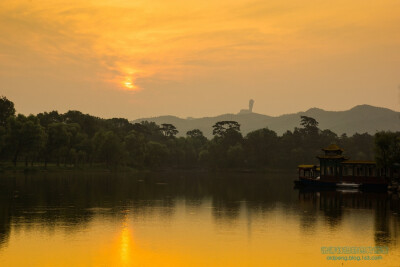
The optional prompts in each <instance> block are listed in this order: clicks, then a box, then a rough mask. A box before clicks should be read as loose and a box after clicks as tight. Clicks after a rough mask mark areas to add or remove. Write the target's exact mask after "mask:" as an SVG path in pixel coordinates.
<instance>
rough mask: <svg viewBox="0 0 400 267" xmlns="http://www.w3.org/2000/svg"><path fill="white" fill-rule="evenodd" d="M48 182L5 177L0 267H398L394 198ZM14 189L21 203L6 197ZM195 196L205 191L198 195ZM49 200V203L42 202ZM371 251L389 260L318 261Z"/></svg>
mask: <svg viewBox="0 0 400 267" xmlns="http://www.w3.org/2000/svg"><path fill="white" fill-rule="evenodd" d="M54 179H55V178H54V177H51V178H49V179H44V180H38V179H37V178H35V180H32V183H30V182H29V180H26V179H25V178H24V179H20V180H17V182H18V183H15V180H14V179H10V183H9V184H8V186H9V187H10V188H11V189H7V190H3V191H0V193H1V192H3V193H7V192H11V193H10V197H9V198H4V197H3V198H2V197H1V196H2V195H0V266H1V267H3V266H6V267H24V266H29V267H30V266H32V267H36V266H37V267H50V266H51V267H54V266H56V267H58V266H60V267H64V266H65V267H67V266H68V267H70V266H74V267H75V266H76V267H81V266H82V267H83V266H85V267H86V266H91V267H106V266H107V267H108V266H122V267H128V266H134V267H136V266H141V267H142V266H143V267H147V266H157V267H158V266H160V267H162V266H399V262H400V244H399V240H400V217H399V214H398V213H399V210H400V202H399V196H397V198H393V196H389V195H388V194H386V193H384V194H364V193H351V194H347V193H346V194H345V193H340V192H335V191H333V192H317V193H316V192H299V191H288V189H287V188H289V187H290V186H292V182H291V181H290V180H289V181H288V184H283V185H282V188H280V187H279V184H277V183H275V181H279V180H274V183H269V182H268V180H267V182H268V183H267V184H264V185H263V186H259V185H257V184H256V183H252V184H250V183H247V180H245V181H242V180H240V181H239V182H238V183H235V182H234V181H233V180H232V177H229V183H228V182H227V183H222V182H221V180H215V179H213V180H212V181H217V182H215V183H216V184H214V185H212V184H211V185H210V184H207V185H205V184H206V183H205V182H204V181H203V180H195V179H194V178H193V177H190V180H189V179H188V180H185V184H186V187H181V185H182V184H181V183H180V181H181V180H178V181H179V183H178V182H176V183H175V184H173V183H172V182H173V180H169V181H170V182H169V183H171V185H170V186H169V187H168V185H166V184H165V183H156V182H157V181H154V183H149V182H147V183H144V182H143V181H141V182H137V183H136V182H134V181H132V179H131V178H130V177H129V178H127V179H126V180H124V179H122V178H120V179H117V178H113V180H112V181H113V183H109V182H108V181H109V180H108V179H104V180H101V179H100V178H98V177H96V183H89V184H90V185H91V186H90V187H85V186H83V184H84V182H86V181H90V180H84V179H83V178H82V177H77V178H76V179H70V178H68V180H66V181H69V182H70V185H71V184H72V185H74V186H71V187H65V183H61V182H58V181H57V180H54ZM203 179H204V178H203ZM252 179H255V178H254V177H252ZM124 181H125V182H124ZM205 181H208V180H205ZM261 181H264V180H261ZM283 181H284V180H283ZM189 182H191V183H192V185H193V187H190V185H191V184H190V183H189ZM200 182H201V183H200ZM25 183H26V184H25ZM15 184H20V186H19V187H18V188H16V189H18V191H19V192H20V195H21V196H23V195H26V196H28V197H27V198H25V199H21V200H18V199H15V198H14V194H13V192H15V191H16V189H15V188H14V186H15ZM199 184H200V185H199ZM49 185H51V186H52V187H50V186H49ZM112 186H115V187H112ZM274 186H275V187H274ZM54 187H55V188H54ZM58 187H59V188H58ZM49 188H50V189H49ZM65 188H70V191H66V189H65ZM88 188H90V190H91V191H90V190H89V189H88ZM199 188H201V189H202V190H205V189H204V188H206V189H207V190H209V191H207V192H202V193H201V194H200V193H199V192H198V191H196V190H197V189H199ZM128 189H129V190H128ZM0 190H2V189H1V187H0ZM46 190H47V191H46ZM88 190H89V191H88ZM174 190H182V191H174ZM52 192H56V193H54V194H53V195H52V197H54V198H49V199H50V200H49V201H48V202H42V201H43V199H46V198H45V196H49V195H51V193H52ZM59 192H63V194H64V195H63V196H61V195H60V194H59ZM110 192H111V193H113V194H110ZM144 192H145V193H146V194H144ZM77 193H79V194H78V196H77ZM285 194H286V195H285ZM3 196H4V195H3ZM34 196H36V197H37V199H34V198H33V197H34ZM79 196H81V197H79ZM65 199H67V200H68V201H66V200H65ZM110 199H112V201H111V200H110ZM71 200H73V202H72V204H73V205H71V203H70V201H71ZM392 200H393V201H392ZM43 203H44V204H43ZM54 203H60V204H57V206H54V205H55V204H54ZM380 245H382V246H388V247H389V254H388V255H383V259H382V260H380V261H379V262H375V261H370V262H368V261H362V262H361V261H360V262H342V261H327V260H326V255H323V254H321V246H363V247H365V246H380ZM342 263H343V265H342Z"/></svg>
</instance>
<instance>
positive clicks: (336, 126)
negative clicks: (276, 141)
mask: <svg viewBox="0 0 400 267" xmlns="http://www.w3.org/2000/svg"><path fill="white" fill-rule="evenodd" d="M300 116H308V117H313V118H315V119H316V120H317V121H318V122H319V128H320V129H322V130H324V129H329V130H331V131H333V132H335V133H336V134H338V135H341V134H343V133H345V134H347V135H353V134H355V133H365V132H367V133H369V134H375V133H376V132H377V131H400V112H397V111H394V110H391V109H388V108H383V107H376V106H371V105H366V104H363V105H357V106H354V107H352V108H351V109H348V110H343V111H327V110H323V109H320V108H317V107H313V108H310V109H308V110H306V111H299V112H297V113H289V114H283V115H279V116H269V115H264V114H260V113H254V112H251V113H240V114H232V113H226V114H221V115H217V116H213V117H202V118H180V117H177V116H173V115H163V116H158V117H149V118H140V119H136V120H133V121H132V122H133V123H137V122H141V121H146V120H147V121H153V122H155V123H157V124H162V123H170V124H173V125H175V127H176V128H177V129H178V131H179V133H178V136H184V135H185V134H186V132H187V131H189V130H192V129H200V130H201V131H203V133H204V135H205V136H206V137H208V138H211V137H212V126H213V125H214V124H215V123H216V122H217V121H222V120H232V121H237V122H239V123H240V125H241V131H242V133H243V135H246V134H247V133H249V132H251V131H254V130H257V129H261V128H265V127H267V128H268V129H270V130H273V131H275V132H276V133H277V134H278V135H282V134H283V133H284V132H286V131H287V130H290V131H292V130H293V129H294V128H295V127H300Z"/></svg>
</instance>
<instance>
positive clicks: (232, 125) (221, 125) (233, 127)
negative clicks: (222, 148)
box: [213, 121, 240, 137]
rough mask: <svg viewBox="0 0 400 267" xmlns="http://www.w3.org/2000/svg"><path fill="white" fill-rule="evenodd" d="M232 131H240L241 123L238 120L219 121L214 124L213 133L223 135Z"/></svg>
mask: <svg viewBox="0 0 400 267" xmlns="http://www.w3.org/2000/svg"><path fill="white" fill-rule="evenodd" d="M230 131H235V132H240V124H239V123H238V122H236V121H219V122H217V123H215V124H214V125H213V135H215V136H219V137H222V136H224V135H226V134H227V133H228V132H230Z"/></svg>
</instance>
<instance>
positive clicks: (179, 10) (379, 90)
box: [0, 0, 400, 119]
mask: <svg viewBox="0 0 400 267" xmlns="http://www.w3.org/2000/svg"><path fill="white" fill-rule="evenodd" d="M399 14H400V1H398V0H381V1H368V0H354V1H348V0H347V1H344V0H337V1H323V0H314V1H306V0H287V1H279V0H270V1H250V0H229V1H228V0H222V1H214V2H210V1H189V0H185V1H183V0H153V1H151V0H126V1H125V0H113V1H112V0H93V1H88V0H86V1H85V0H79V1H78V0H68V1H67V0H4V1H1V2H0V36H1V38H0V95H5V96H7V97H8V98H9V99H11V100H12V101H14V102H15V104H16V108H17V111H18V112H21V113H25V114H28V113H34V114H35V113H38V112H42V111H50V110H59V111H60V112H65V111H67V110H68V109H77V110H81V111H83V112H85V113H90V114H93V115H97V116H101V117H126V118H129V119H135V118H139V117H145V116H156V115H165V114H171V115H177V116H180V117H187V116H193V117H200V116H210V115H218V114H221V113H236V112H238V111H239V110H240V109H241V108H245V107H247V103H248V100H249V99H250V98H253V99H254V100H255V105H254V111H255V112H257V113H263V114H268V115H279V114H283V113H290V112H297V111H300V110H306V109H308V108H311V107H320V108H323V109H328V110H344V109H348V108H351V107H352V106H354V105H358V104H371V105H376V106H383V107H388V108H391V109H395V110H399V107H400V89H399V85H400V16H399Z"/></svg>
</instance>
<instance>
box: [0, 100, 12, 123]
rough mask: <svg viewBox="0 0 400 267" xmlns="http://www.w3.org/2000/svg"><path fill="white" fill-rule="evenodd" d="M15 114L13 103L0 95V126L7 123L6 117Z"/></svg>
mask: <svg viewBox="0 0 400 267" xmlns="http://www.w3.org/2000/svg"><path fill="white" fill-rule="evenodd" d="M11 116H15V108H14V103H13V102H11V101H10V100H8V99H7V98H6V97H5V96H1V97H0V126H2V127H5V126H6V125H7V119H8V118H9V117H11Z"/></svg>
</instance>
